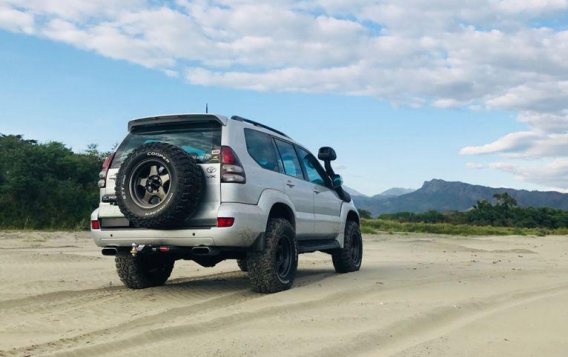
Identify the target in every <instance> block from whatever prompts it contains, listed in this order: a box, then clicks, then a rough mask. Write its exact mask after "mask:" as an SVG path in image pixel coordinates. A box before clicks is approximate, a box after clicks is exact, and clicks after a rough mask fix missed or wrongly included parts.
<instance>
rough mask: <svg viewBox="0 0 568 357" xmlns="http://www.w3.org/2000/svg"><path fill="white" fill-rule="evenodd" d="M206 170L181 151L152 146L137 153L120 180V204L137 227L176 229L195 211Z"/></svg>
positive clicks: (127, 162) (120, 173) (121, 171)
mask: <svg viewBox="0 0 568 357" xmlns="http://www.w3.org/2000/svg"><path fill="white" fill-rule="evenodd" d="M204 188H205V183H204V176H203V170H202V169H201V167H199V165H198V164H197V162H196V161H195V160H194V159H193V158H192V157H191V156H189V154H187V153H186V152H185V151H183V150H182V149H181V148H179V147H177V146H174V145H170V144H166V143H150V144H146V145H143V146H141V147H139V148H137V149H136V150H134V151H133V152H132V153H131V154H130V155H128V157H127V158H126V160H124V162H123V163H122V165H121V166H120V169H119V171H118V174H117V176H116V187H115V192H116V203H117V204H118V207H119V208H120V211H121V212H122V214H124V216H125V217H126V218H128V220H129V221H130V222H131V223H132V224H133V225H134V226H135V227H143V228H176V227H179V226H181V225H183V223H184V222H185V220H186V219H187V218H188V217H190V216H191V215H192V214H193V213H195V211H196V210H197V207H198V205H199V203H200V201H201V199H202V196H203V192H204Z"/></svg>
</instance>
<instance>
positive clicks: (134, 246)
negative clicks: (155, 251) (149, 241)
mask: <svg viewBox="0 0 568 357" xmlns="http://www.w3.org/2000/svg"><path fill="white" fill-rule="evenodd" d="M145 247H146V245H144V244H136V243H132V249H130V254H132V256H133V257H135V256H136V255H137V254H138V253H140V252H142V251H143V250H144V248H145Z"/></svg>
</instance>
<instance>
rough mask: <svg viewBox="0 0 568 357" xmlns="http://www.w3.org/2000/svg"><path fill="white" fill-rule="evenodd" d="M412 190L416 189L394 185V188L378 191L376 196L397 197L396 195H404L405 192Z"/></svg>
mask: <svg viewBox="0 0 568 357" xmlns="http://www.w3.org/2000/svg"><path fill="white" fill-rule="evenodd" d="M414 191H416V190H415V189H412V188H401V187H394V188H390V189H388V190H386V191H385V192H383V193H379V194H378V195H377V196H382V197H397V196H402V195H406V194H407V193H412V192H414Z"/></svg>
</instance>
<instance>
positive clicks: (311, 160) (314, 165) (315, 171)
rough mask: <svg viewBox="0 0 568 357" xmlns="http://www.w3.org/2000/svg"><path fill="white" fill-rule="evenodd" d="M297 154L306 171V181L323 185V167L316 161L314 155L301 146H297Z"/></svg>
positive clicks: (324, 183)
mask: <svg viewBox="0 0 568 357" xmlns="http://www.w3.org/2000/svg"><path fill="white" fill-rule="evenodd" d="M298 154H299V155H300V160H301V161H302V164H303V165H304V168H305V169H306V173H307V174H308V181H310V182H312V183H315V184H318V185H322V186H325V185H326V180H325V179H324V177H325V174H324V173H323V169H322V168H321V165H320V164H319V163H318V162H317V159H316V158H315V157H314V155H312V154H310V153H309V152H307V151H306V150H304V149H301V148H298Z"/></svg>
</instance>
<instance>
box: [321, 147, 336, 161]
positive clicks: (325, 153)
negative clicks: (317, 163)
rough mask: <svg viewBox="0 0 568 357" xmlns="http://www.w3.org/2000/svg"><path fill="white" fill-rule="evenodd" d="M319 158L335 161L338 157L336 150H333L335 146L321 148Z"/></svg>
mask: <svg viewBox="0 0 568 357" xmlns="http://www.w3.org/2000/svg"><path fill="white" fill-rule="evenodd" d="M318 159H320V160H321V161H334V160H335V159H337V154H336V153H335V150H333V148H330V147H328V146H324V147H322V148H321V149H319V152H318Z"/></svg>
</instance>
